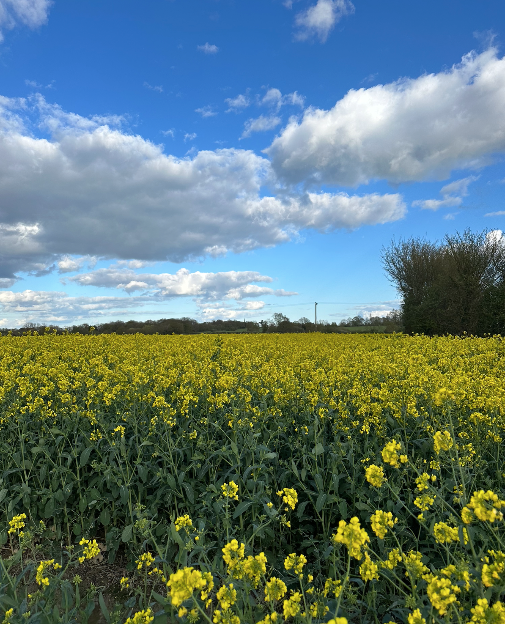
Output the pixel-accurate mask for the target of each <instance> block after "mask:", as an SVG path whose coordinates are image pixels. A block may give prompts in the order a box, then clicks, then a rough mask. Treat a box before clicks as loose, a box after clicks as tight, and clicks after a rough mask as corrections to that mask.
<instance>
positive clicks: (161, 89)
mask: <svg viewBox="0 0 505 624" xmlns="http://www.w3.org/2000/svg"><path fill="white" fill-rule="evenodd" d="M144 87H145V88H146V89H151V91H157V92H158V93H163V87H162V86H161V85H154V86H153V85H150V84H149V83H148V82H144Z"/></svg>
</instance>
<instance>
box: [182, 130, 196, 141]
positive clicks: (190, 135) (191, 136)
mask: <svg viewBox="0 0 505 624" xmlns="http://www.w3.org/2000/svg"><path fill="white" fill-rule="evenodd" d="M197 136H198V135H197V134H196V132H186V134H185V135H184V143H186V141H194V140H195V139H196V137H197Z"/></svg>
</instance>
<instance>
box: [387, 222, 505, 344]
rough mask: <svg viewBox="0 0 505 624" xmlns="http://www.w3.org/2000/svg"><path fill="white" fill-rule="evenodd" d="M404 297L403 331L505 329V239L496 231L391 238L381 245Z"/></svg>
mask: <svg viewBox="0 0 505 624" xmlns="http://www.w3.org/2000/svg"><path fill="white" fill-rule="evenodd" d="M382 263H383V267H384V269H385V271H386V274H387V275H388V277H389V278H390V280H391V282H392V283H393V284H394V285H395V286H396V288H397V290H398V292H399V294H400V295H401V298H402V305H401V315H402V322H403V328H404V331H405V332H406V333H410V334H412V333H423V334H427V335H431V336H433V335H444V334H453V335H464V334H471V335H475V336H484V335H488V334H492V335H494V334H504V333H505V242H504V238H503V237H502V235H501V232H500V231H492V232H490V231H488V230H484V231H483V232H478V233H474V232H471V231H470V230H465V231H464V232H463V233H462V234H460V233H456V234H454V235H446V236H445V238H444V239H443V240H442V241H441V242H435V243H433V242H430V241H427V240H426V239H424V238H419V237H417V238H410V239H407V240H400V241H399V242H395V241H393V242H392V243H391V244H390V246H389V247H387V248H384V249H383V250H382Z"/></svg>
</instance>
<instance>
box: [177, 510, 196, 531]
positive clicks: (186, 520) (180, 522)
mask: <svg viewBox="0 0 505 624" xmlns="http://www.w3.org/2000/svg"><path fill="white" fill-rule="evenodd" d="M174 524H175V530H176V531H180V530H181V529H182V528H186V527H187V530H188V531H189V529H190V528H192V527H193V521H192V520H191V518H190V517H189V516H188V514H184V516H179V517H178V518H176V520H175V522H174Z"/></svg>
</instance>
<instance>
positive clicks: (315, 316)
mask: <svg viewBox="0 0 505 624" xmlns="http://www.w3.org/2000/svg"><path fill="white" fill-rule="evenodd" d="M314 325H315V326H316V330H317V302H316V303H314Z"/></svg>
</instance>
